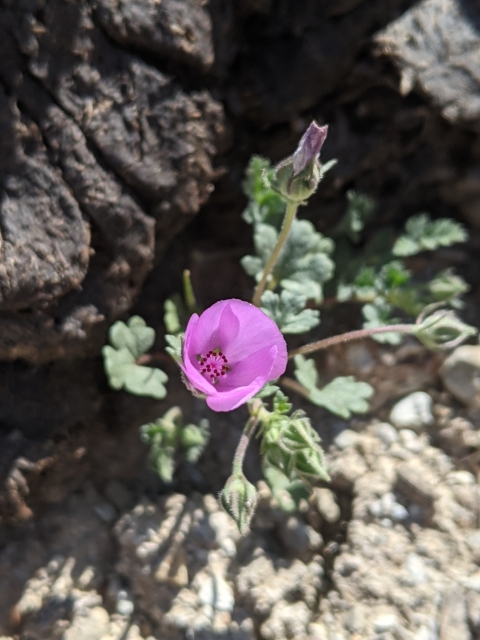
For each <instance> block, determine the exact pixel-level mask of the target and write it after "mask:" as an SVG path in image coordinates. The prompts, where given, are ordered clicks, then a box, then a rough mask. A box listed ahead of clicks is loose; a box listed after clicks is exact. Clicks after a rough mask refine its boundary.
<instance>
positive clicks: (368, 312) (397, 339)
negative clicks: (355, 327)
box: [362, 300, 403, 345]
mask: <svg viewBox="0 0 480 640" xmlns="http://www.w3.org/2000/svg"><path fill="white" fill-rule="evenodd" d="M391 311H392V307H391V305H389V304H388V303H387V302H385V301H384V300H377V301H376V303H375V304H366V305H364V306H363V307H362V314H363V317H364V318H365V322H364V323H363V326H364V328H365V329H373V328H375V327H384V326H386V325H389V324H397V323H398V319H397V318H391V317H390V313H391ZM372 338H373V339H374V340H376V341H377V342H382V343H386V344H393V345H396V344H400V343H401V342H402V339H403V338H402V335H401V334H400V333H398V332H396V331H392V332H391V333H380V334H378V335H375V336H372Z"/></svg>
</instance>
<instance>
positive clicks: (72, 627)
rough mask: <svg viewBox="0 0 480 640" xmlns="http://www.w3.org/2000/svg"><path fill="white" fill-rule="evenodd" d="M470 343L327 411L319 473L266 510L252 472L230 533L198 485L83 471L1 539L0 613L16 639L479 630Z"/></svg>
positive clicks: (465, 636)
mask: <svg viewBox="0 0 480 640" xmlns="http://www.w3.org/2000/svg"><path fill="white" fill-rule="evenodd" d="M479 352H480V347H476V346H470V347H461V348H459V349H457V351H456V352H455V353H454V354H452V355H451V356H450V357H449V358H448V359H447V361H446V362H445V363H444V364H443V366H442V368H441V370H440V376H441V382H439V380H438V378H436V377H435V376H433V375H432V377H431V379H430V383H429V385H427V392H425V391H417V392H414V393H411V394H409V395H407V396H405V398H403V399H402V400H400V401H399V402H397V403H396V404H395V405H394V406H393V408H391V410H389V411H388V413H385V410H383V411H382V410H380V412H379V414H378V417H371V418H369V419H366V420H363V421H362V420H358V419H356V420H353V421H351V422H350V423H349V424H345V423H343V424H342V425H340V426H338V425H337V431H338V433H337V435H335V437H334V438H333V440H332V442H331V444H330V445H329V446H328V460H329V466H330V471H331V476H332V481H331V483H330V484H329V485H325V486H320V487H317V488H316V489H315V490H314V493H313V495H312V498H311V500H310V502H309V503H308V504H307V503H306V502H305V504H303V506H302V508H301V509H300V512H299V513H296V514H289V513H285V512H282V511H281V510H280V509H279V508H278V506H277V505H276V504H275V502H274V500H273V499H272V496H271V494H270V492H269V490H268V488H267V486H266V485H265V484H264V483H262V482H261V483H260V485H259V488H260V495H261V499H260V505H259V508H258V511H257V514H256V517H255V520H254V524H253V527H252V531H251V533H250V534H249V535H246V536H244V537H240V536H239V534H238V532H237V530H236V527H235V525H234V523H233V522H232V521H231V520H230V518H229V517H228V516H227V514H226V513H224V512H223V511H222V509H221V508H220V506H219V504H218V502H217V499H216V497H215V496H214V495H200V494H198V493H193V494H190V495H182V494H179V493H173V494H170V495H167V496H163V497H159V498H153V499H152V498H147V497H146V496H145V495H144V496H140V495H135V494H134V492H132V491H131V490H129V488H128V487H127V486H126V485H125V484H122V483H121V482H118V481H112V482H110V483H109V484H108V485H107V486H106V488H105V490H104V492H103V495H100V494H99V493H98V492H97V491H96V490H95V488H94V487H93V484H89V485H88V484H87V485H84V486H83V487H82V489H81V490H79V491H77V492H75V493H73V494H71V495H70V496H69V497H68V498H67V499H66V500H65V501H63V502H60V503H57V504H56V505H52V506H50V507H48V508H46V509H44V510H43V513H42V514H41V515H40V516H39V517H37V518H34V519H33V520H31V521H30V524H29V525H28V526H27V527H26V528H25V529H24V530H23V535H22V536H21V537H18V530H17V533H16V535H11V536H10V540H9V542H8V543H7V544H6V545H5V546H4V548H3V550H2V552H1V558H0V593H1V594H2V599H1V601H0V630H1V631H2V632H3V633H10V634H11V636H8V637H9V638H10V637H12V638H20V639H21V640H53V639H54V638H59V639H62V640H141V639H144V640H153V639H154V638H155V639H159V640H160V639H163V638H172V639H176V640H180V639H183V638H188V639H193V638H195V639H197V640H199V639H204V640H207V639H210V638H219V639H220V638H224V639H225V640H227V639H230V640H234V639H235V640H250V639H252V640H253V639H259V640H260V639H262V640H283V639H287V638H295V639H296V640H307V639H309V640H347V639H351V640H364V639H365V640H366V639H368V640H436V639H439V640H451V639H453V638H455V639H456V640H475V639H478V638H480V567H479V565H480V530H479V522H480V488H479V485H478V482H477V474H478V470H479V460H480V456H479V455H478V454H479V451H480V431H479V427H480V414H479V412H478V408H479V406H480V405H479V401H478V399H479V396H478V393H479V392H478V389H479V387H478V381H479V378H480V353H479ZM458 388H459V389H461V390H462V393H463V397H462V400H463V404H460V403H459V402H458V397H459V393H458V391H457V389H458ZM451 392H452V393H453V394H454V395H452V393H451ZM466 403H468V404H466ZM339 424H340V423H339ZM317 426H318V428H319V431H320V432H321V431H322V425H321V424H318V425H317ZM5 638H6V636H5ZM5 638H4V639H3V640H5Z"/></svg>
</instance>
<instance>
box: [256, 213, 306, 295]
mask: <svg viewBox="0 0 480 640" xmlns="http://www.w3.org/2000/svg"><path fill="white" fill-rule="evenodd" d="M297 209H298V202H291V201H287V210H286V211H285V218H284V219H283V225H282V230H281V231H280V235H279V236H278V240H277V244H276V245H275V247H274V249H273V251H272V253H271V255H270V257H269V259H268V260H267V264H266V265H265V269H264V270H263V274H262V279H261V280H260V282H259V283H258V284H257V286H256V287H255V291H254V293H253V298H252V303H253V304H254V305H255V306H256V307H259V306H260V298H261V297H262V293H263V292H264V290H265V285H266V284H267V280H268V276H269V275H270V274H271V272H272V271H273V268H274V266H275V265H276V264H277V260H278V256H279V255H280V251H281V250H282V249H283V247H284V245H285V242H286V241H287V238H288V234H289V233H290V227H291V226H292V222H293V221H294V220H295V216H296V213H297Z"/></svg>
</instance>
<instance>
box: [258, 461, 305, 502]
mask: <svg viewBox="0 0 480 640" xmlns="http://www.w3.org/2000/svg"><path fill="white" fill-rule="evenodd" d="M263 474H264V476H265V478H266V480H267V483H268V485H269V486H270V489H271V491H272V495H273V497H274V498H275V500H276V501H277V502H278V505H279V507H280V508H281V509H282V511H286V512H289V513H291V512H292V511H296V510H297V509H298V507H299V505H300V501H301V500H307V499H308V496H309V495H310V491H309V490H308V489H307V488H306V487H305V485H304V484H303V482H302V481H301V480H300V479H294V480H290V478H288V477H287V476H286V475H285V474H284V473H282V471H280V469H278V468H277V467H274V466H273V465H271V464H269V463H268V462H267V461H265V462H264V465H263Z"/></svg>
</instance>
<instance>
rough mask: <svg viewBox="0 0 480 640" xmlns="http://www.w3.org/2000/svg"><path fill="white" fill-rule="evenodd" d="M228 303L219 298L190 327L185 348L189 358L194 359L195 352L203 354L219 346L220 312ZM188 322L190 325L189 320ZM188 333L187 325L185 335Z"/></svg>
mask: <svg viewBox="0 0 480 640" xmlns="http://www.w3.org/2000/svg"><path fill="white" fill-rule="evenodd" d="M228 303H229V300H220V302H216V303H215V304H213V305H212V306H211V307H209V308H208V309H206V310H205V311H204V312H203V313H202V315H201V316H200V318H198V322H197V323H196V325H195V326H194V327H192V331H191V336H190V340H189V346H188V349H187V353H188V354H189V356H190V359H192V360H193V359H195V358H196V356H197V354H200V353H202V354H205V353H207V352H208V351H210V350H213V349H218V348H219V336H218V328H219V325H220V319H221V316H222V312H223V310H224V308H225V306H226V305H227V304H228ZM192 317H193V316H192ZM188 324H189V325H190V322H189V323H188ZM188 333H189V327H187V330H186V333H185V336H188ZM185 346H186V345H185Z"/></svg>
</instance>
